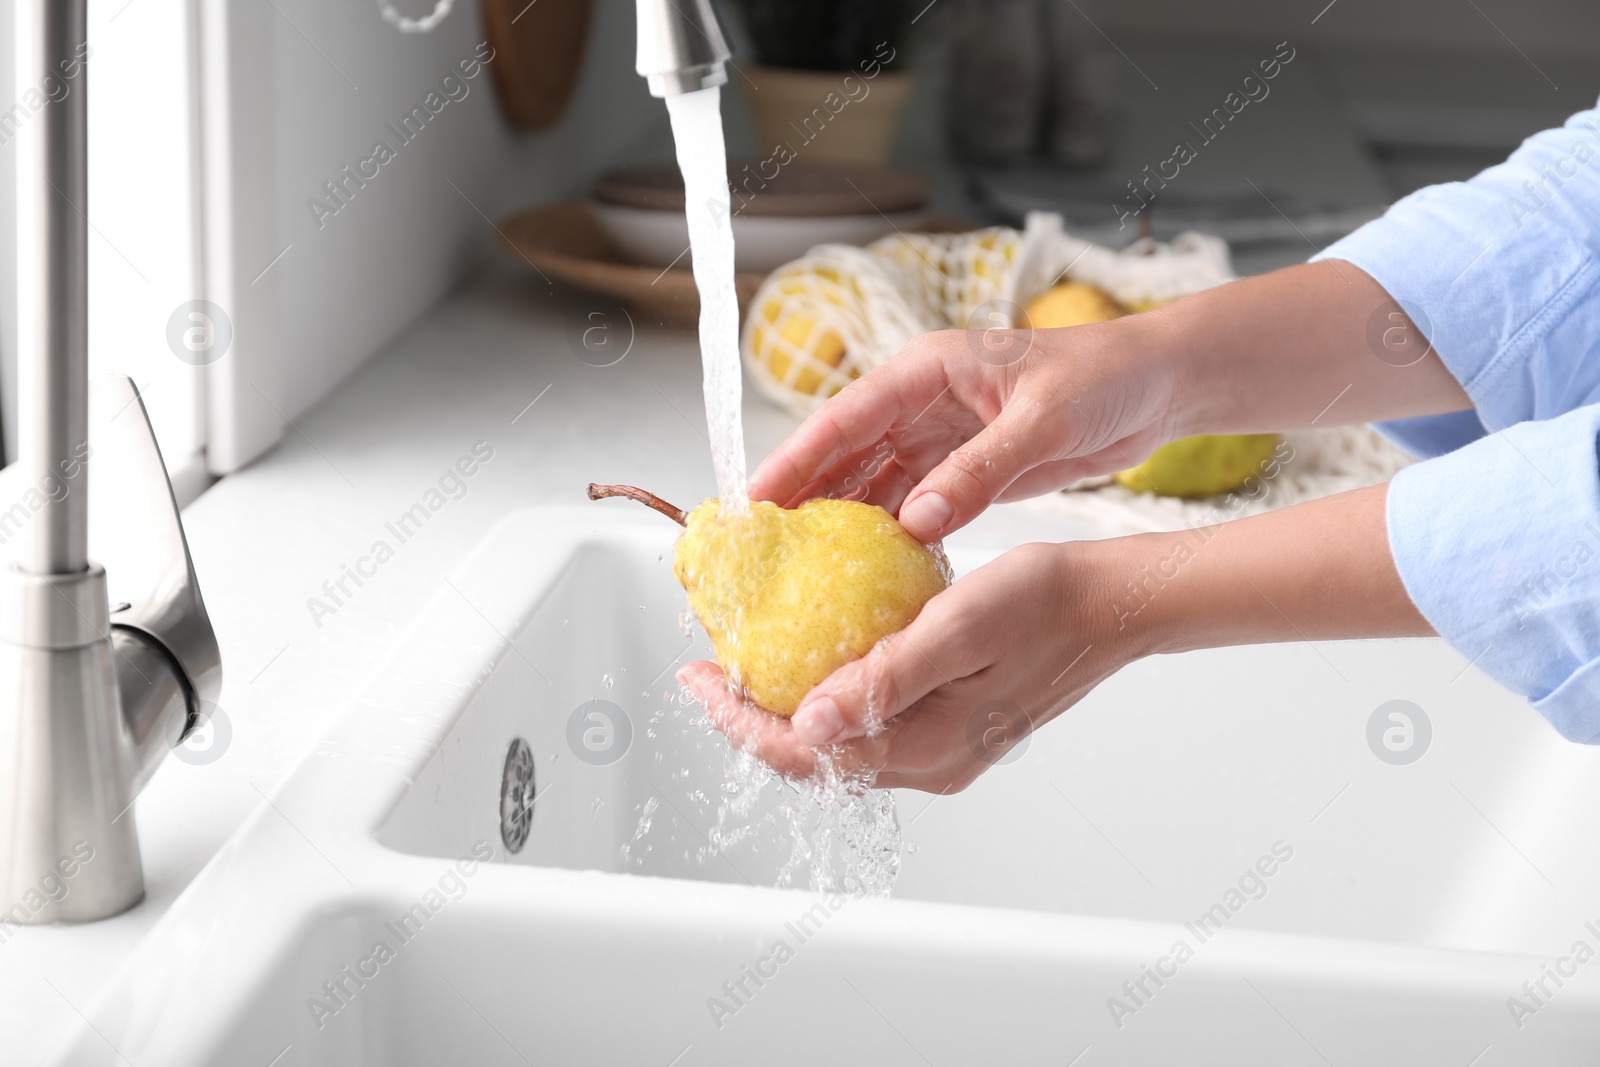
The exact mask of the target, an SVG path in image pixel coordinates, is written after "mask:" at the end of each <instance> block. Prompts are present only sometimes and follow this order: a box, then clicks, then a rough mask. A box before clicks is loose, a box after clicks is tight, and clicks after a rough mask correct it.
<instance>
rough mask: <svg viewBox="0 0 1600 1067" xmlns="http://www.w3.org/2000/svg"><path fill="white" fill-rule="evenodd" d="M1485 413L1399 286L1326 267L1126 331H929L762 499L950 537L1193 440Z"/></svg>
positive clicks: (777, 455)
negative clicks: (888, 518)
mask: <svg viewBox="0 0 1600 1067" xmlns="http://www.w3.org/2000/svg"><path fill="white" fill-rule="evenodd" d="M1396 339H1399V340H1396ZM1396 346H1398V347H1396ZM1470 406H1471V401H1470V400H1469V399H1468V398H1467V395H1466V393H1464V392H1463V391H1462V389H1461V386H1460V385H1459V384H1458V383H1457V382H1456V380H1455V379H1454V378H1452V377H1451V376H1450V372H1449V371H1448V370H1447V369H1445V366H1444V363H1443V361H1441V360H1440V359H1439V356H1438V354H1437V353H1435V352H1434V351H1433V350H1432V348H1431V347H1430V346H1429V343H1428V341H1427V338H1426V337H1425V336H1424V335H1423V333H1422V331H1420V330H1418V329H1417V326H1416V325H1415V324H1414V323H1412V321H1411V320H1410V318H1409V317H1407V315H1406V313H1405V312H1404V310H1403V309H1401V308H1400V306H1399V305H1398V304H1396V303H1395V302H1394V301H1393V300H1391V299H1390V298H1389V295H1388V293H1386V292H1385V291H1384V289H1383V288H1382V286H1380V285H1379V284H1378V283H1377V282H1376V281H1374V280H1373V279H1372V278H1371V277H1369V276H1368V275H1366V274H1364V273H1363V272H1362V271H1361V270H1360V269H1358V268H1356V267H1355V266H1353V265H1351V264H1349V263H1339V262H1335V261H1332V260H1327V261H1323V262H1321V263H1311V264H1306V265H1303V266H1298V267H1290V268H1288V269H1286V270H1280V271H1274V272H1273V273H1271V274H1265V275H1261V276H1259V277H1255V278H1247V279H1245V280H1243V281H1238V282H1232V283H1230V284H1228V285H1221V286H1218V287H1216V288H1215V289H1209V290H1207V291H1205V292H1203V293H1200V294H1198V295H1196V296H1192V297H1189V298H1187V299H1184V300H1180V301H1178V302H1176V303H1174V304H1170V305H1168V306H1166V307H1163V308H1159V309H1157V310H1155V311H1149V312H1145V313H1144V314H1140V315H1130V316H1128V317H1126V318H1122V319H1117V320H1116V321H1114V322H1104V323H1097V324H1095V325H1092V326H1071V327H1067V328H1064V329H1056V330H998V329H996V330H966V331H963V330H946V331H942V332H940V333H931V334H924V335H923V336H921V337H918V338H916V339H914V340H912V341H911V342H910V343H909V344H907V345H906V347H905V348H904V349H902V350H901V351H900V352H899V353H898V354H897V355H896V356H895V357H894V358H893V359H891V360H890V361H889V362H888V363H886V364H884V365H883V366H881V367H879V368H877V369H876V370H873V371H872V372H871V373H869V374H866V375H864V376H862V377H861V378H860V379H858V380H857V381H855V382H852V383H851V384H850V385H849V386H848V387H846V388H845V389H844V390H843V391H842V392H840V393H839V395H837V396H835V397H833V398H831V399H830V400H828V402H827V403H825V404H823V405H822V407H821V408H819V409H818V410H817V411H816V413H815V414H813V415H812V416H811V417H810V418H809V419H807V420H806V421H805V423H804V424H803V425H801V427H800V428H799V429H798V430H796V431H795V432H794V433H793V434H791V435H790V437H789V439H788V440H786V441H785V442H783V444H781V445H779V446H778V448H777V449H776V450H775V451H774V452H773V453H772V455H770V456H768V457H767V459H766V461H765V462H764V463H762V464H761V466H760V468H759V469H758V470H757V471H756V472H755V475H754V476H753V477H752V478H751V480H750V495H751V496H753V497H754V498H756V499H758V500H771V501H773V502H774V503H777V504H781V505H784V506H786V507H792V506H794V505H795V504H798V503H800V502H802V501H804V500H808V499H810V498H811V497H815V496H840V497H848V498H852V499H865V500H867V501H869V502H871V503H874V504H880V505H882V506H883V507H884V508H885V509H887V510H888V511H890V512H896V511H898V513H899V517H900V524H901V525H902V526H904V527H905V528H906V529H907V530H908V531H909V532H910V533H911V535H912V536H914V537H917V538H919V539H921V540H923V541H933V540H937V539H938V538H940V537H943V536H944V535H946V534H948V533H950V532H951V531H953V530H957V529H959V528H960V527H962V526H964V525H966V524H967V523H969V522H971V521H972V520H973V519H974V518H975V517H976V516H977V515H978V513H979V512H981V511H983V509H984V508H986V507H988V506H989V505H990V504H992V503H994V502H995V501H997V500H1010V499H1016V498H1019V497H1025V496H1033V495H1036V494H1038V493H1044V492H1048V491H1050V490H1052V489H1059V488H1062V487H1065V486H1068V485H1071V484H1072V483H1074V482H1076V481H1079V480H1080V479H1083V478H1086V477H1090V476H1093V475H1098V474H1109V473H1111V472H1113V471H1118V470H1123V469H1126V468H1128V467H1132V466H1135V465H1136V464H1138V463H1140V462H1142V461H1143V460H1144V459H1145V458H1146V457H1148V456H1149V454H1150V453H1151V452H1153V451H1155V450H1156V449H1157V448H1158V447H1160V446H1161V445H1163V444H1166V443H1167V442H1168V441H1171V440H1174V439H1176V438H1179V437H1186V436H1189V435H1191V434H1207V433H1268V432H1276V431H1282V430H1290V429H1295V428H1298V427H1305V426H1313V425H1320V426H1332V425H1336V424H1340V423H1351V422H1376V421H1382V420H1386V419H1400V418H1410V417H1414V416H1418V415H1432V414H1438V413H1440V412H1446V411H1460V410H1463V409H1464V408H1467V407H1470Z"/></svg>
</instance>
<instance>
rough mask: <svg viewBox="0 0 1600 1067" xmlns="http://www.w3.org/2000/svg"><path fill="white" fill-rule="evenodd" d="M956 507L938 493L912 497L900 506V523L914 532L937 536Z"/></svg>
mask: <svg viewBox="0 0 1600 1067" xmlns="http://www.w3.org/2000/svg"><path fill="white" fill-rule="evenodd" d="M955 513H956V509H955V508H953V507H951V506H950V501H948V500H946V499H945V498H944V497H942V496H940V495H939V494H938V493H923V494H922V495H921V496H916V497H912V498H911V499H910V500H908V501H906V502H905V504H904V505H903V506H902V507H901V508H900V525H902V526H904V527H906V528H907V529H908V530H912V531H913V532H914V533H919V534H925V535H927V536H928V537H938V536H939V534H940V533H941V532H942V531H943V530H944V528H945V525H946V524H947V523H949V521H950V519H951V516H953V515H955Z"/></svg>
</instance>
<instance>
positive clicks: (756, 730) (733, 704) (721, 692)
mask: <svg viewBox="0 0 1600 1067" xmlns="http://www.w3.org/2000/svg"><path fill="white" fill-rule="evenodd" d="M677 678H678V682H679V684H680V685H684V686H687V687H688V689H689V691H690V692H691V693H693V694H694V697H695V699H696V700H698V701H699V702H700V706H701V707H702V708H704V709H705V712H706V717H707V718H709V719H710V720H711V725H712V726H714V727H716V728H717V729H718V730H720V731H722V733H724V734H726V735H727V738H728V740H729V742H730V743H732V744H733V745H734V747H736V748H738V749H740V750H742V751H744V752H749V753H752V754H753V755H754V756H755V757H756V758H757V759H759V760H761V761H762V762H763V763H765V764H767V765H768V766H769V767H771V768H772V769H773V770H775V771H777V772H778V773H779V774H782V775H784V776H785V777H789V778H806V777H809V776H810V775H811V773H812V772H813V771H814V770H815V769H816V754H815V753H814V752H812V750H811V749H810V748H809V747H808V746H807V745H805V744H804V743H803V742H801V741H800V740H799V739H798V738H796V737H795V735H794V728H793V727H792V726H791V724H790V720H788V719H784V718H780V717H778V716H776V715H774V714H772V713H771V712H768V711H763V710H762V709H761V708H758V707H756V706H755V705H753V704H751V703H750V702H749V701H748V700H746V699H744V698H743V697H742V696H740V695H739V694H737V693H735V692H733V690H731V689H729V688H728V683H727V679H726V678H725V677H724V676H723V673H722V668H720V667H718V666H717V665H716V664H715V663H709V662H707V661H705V660H697V661H695V662H694V663H689V664H685V665H684V666H683V667H681V668H679V670H678V674H677Z"/></svg>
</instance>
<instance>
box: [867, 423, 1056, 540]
mask: <svg viewBox="0 0 1600 1067" xmlns="http://www.w3.org/2000/svg"><path fill="white" fill-rule="evenodd" d="M1047 421H1048V420H1046V419H1043V418H1040V417H1039V413H1038V412H1037V411H1036V410H1034V409H1033V405H1030V404H1022V403H1013V404H1012V405H1010V406H1008V407H1006V408H1005V409H1004V410H1003V411H1001V412H1000V414H999V415H998V416H997V417H996V418H995V420H994V421H993V422H991V423H990V424H989V425H988V426H987V427H985V428H984V429H983V430H982V431H981V432H980V433H978V434H977V436H975V437H973V438H972V440H971V441H969V442H967V444H966V445H965V446H964V447H962V448H959V449H957V450H956V451H954V452H951V453H950V454H949V455H948V456H946V457H945V458H944V460H943V462H941V463H940V464H939V465H938V466H937V467H935V468H934V469H933V470H932V471H930V472H929V473H928V476H927V477H925V478H923V479H922V481H921V482H920V483H919V484H918V485H917V487H916V489H914V490H912V492H911V495H910V496H908V497H907V498H906V501H905V503H904V504H902V505H901V506H900V516H899V518H900V525H901V526H904V527H905V528H906V532H907V533H909V534H910V535H911V536H912V537H915V538H916V539H917V540H919V541H924V542H930V541H937V540H939V538H941V537H944V536H945V535H946V534H949V533H951V532H952V531H955V530H959V529H960V528H961V527H963V526H965V525H966V524H967V523H969V522H971V521H972V520H973V519H975V518H977V517H978V515H979V514H980V513H981V512H982V511H983V510H984V509H985V508H987V507H988V506H989V505H990V504H992V503H994V502H995V500H996V499H997V498H998V497H999V496H1000V494H1001V493H1003V492H1005V490H1006V488H1007V487H1008V486H1010V485H1011V483H1012V482H1014V481H1016V479H1017V477H1018V476H1019V475H1021V474H1022V473H1023V472H1025V471H1027V470H1028V469H1029V468H1031V467H1033V466H1035V465H1036V464H1038V463H1040V462H1041V461H1044V460H1048V459H1053V458H1054V457H1050V456H1043V455H1040V453H1041V452H1042V451H1044V450H1045V448H1046V447H1047V446H1046V444H1045V442H1046V441H1047V437H1046V434H1047V433H1048V427H1047V426H1046V422H1047Z"/></svg>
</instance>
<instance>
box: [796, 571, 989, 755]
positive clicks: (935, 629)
mask: <svg viewBox="0 0 1600 1067" xmlns="http://www.w3.org/2000/svg"><path fill="white" fill-rule="evenodd" d="M959 603H960V601H959V598H952V597H951V595H950V590H946V591H945V592H943V593H940V594H939V595H938V596H936V597H934V598H933V599H932V600H930V601H928V603H927V605H926V606H925V607H924V608H923V609H922V613H921V614H919V615H918V616H917V617H916V619H914V620H912V623H911V625H910V626H907V627H906V628H905V629H904V630H902V631H900V632H899V633H897V634H893V635H891V636H890V637H887V638H885V639H884V640H882V641H880V642H878V644H877V645H876V646H874V647H873V649H872V650H871V651H870V652H868V653H867V654H866V655H865V656H863V657H861V658H860V659H858V660H854V661H853V662H850V663H847V664H845V665H844V666H843V667H840V668H839V669H838V670H836V671H834V672H833V673H832V674H831V675H829V676H828V677H827V678H826V679H824V680H823V681H822V683H821V684H819V685H818V686H817V687H816V688H815V689H813V690H812V691H811V692H810V693H808V694H807V695H806V698H805V700H803V701H802V702H801V704H800V707H799V709H798V710H796V711H795V713H794V718H793V719H792V720H791V722H792V724H793V731H794V736H795V738H796V739H797V740H798V741H800V742H801V743H803V744H807V745H827V744H837V743H839V742H840V741H844V740H848V739H849V738H852V737H861V736H863V735H865V734H868V733H870V732H872V731H873V730H875V729H876V727H878V726H880V725H882V724H883V723H886V722H888V721H889V720H890V719H892V718H894V717H895V716H896V715H898V714H900V713H901V712H902V711H904V710H906V709H907V708H909V707H911V706H912V705H913V704H915V703H916V702H917V701H919V700H921V699H922V698H923V697H925V696H927V695H928V694H929V693H930V692H932V691H933V690H934V689H936V688H937V687H939V686H941V685H944V684H946V683H949V682H953V681H955V680H956V679H958V678H961V677H964V676H965V675H967V674H969V673H971V671H972V670H974V669H976V665H977V664H978V663H979V662H980V657H981V651H980V650H979V649H978V648H977V647H976V646H977V644H978V642H976V641H968V640H964V639H963V633H964V627H962V626H961V625H960V608H959Z"/></svg>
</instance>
